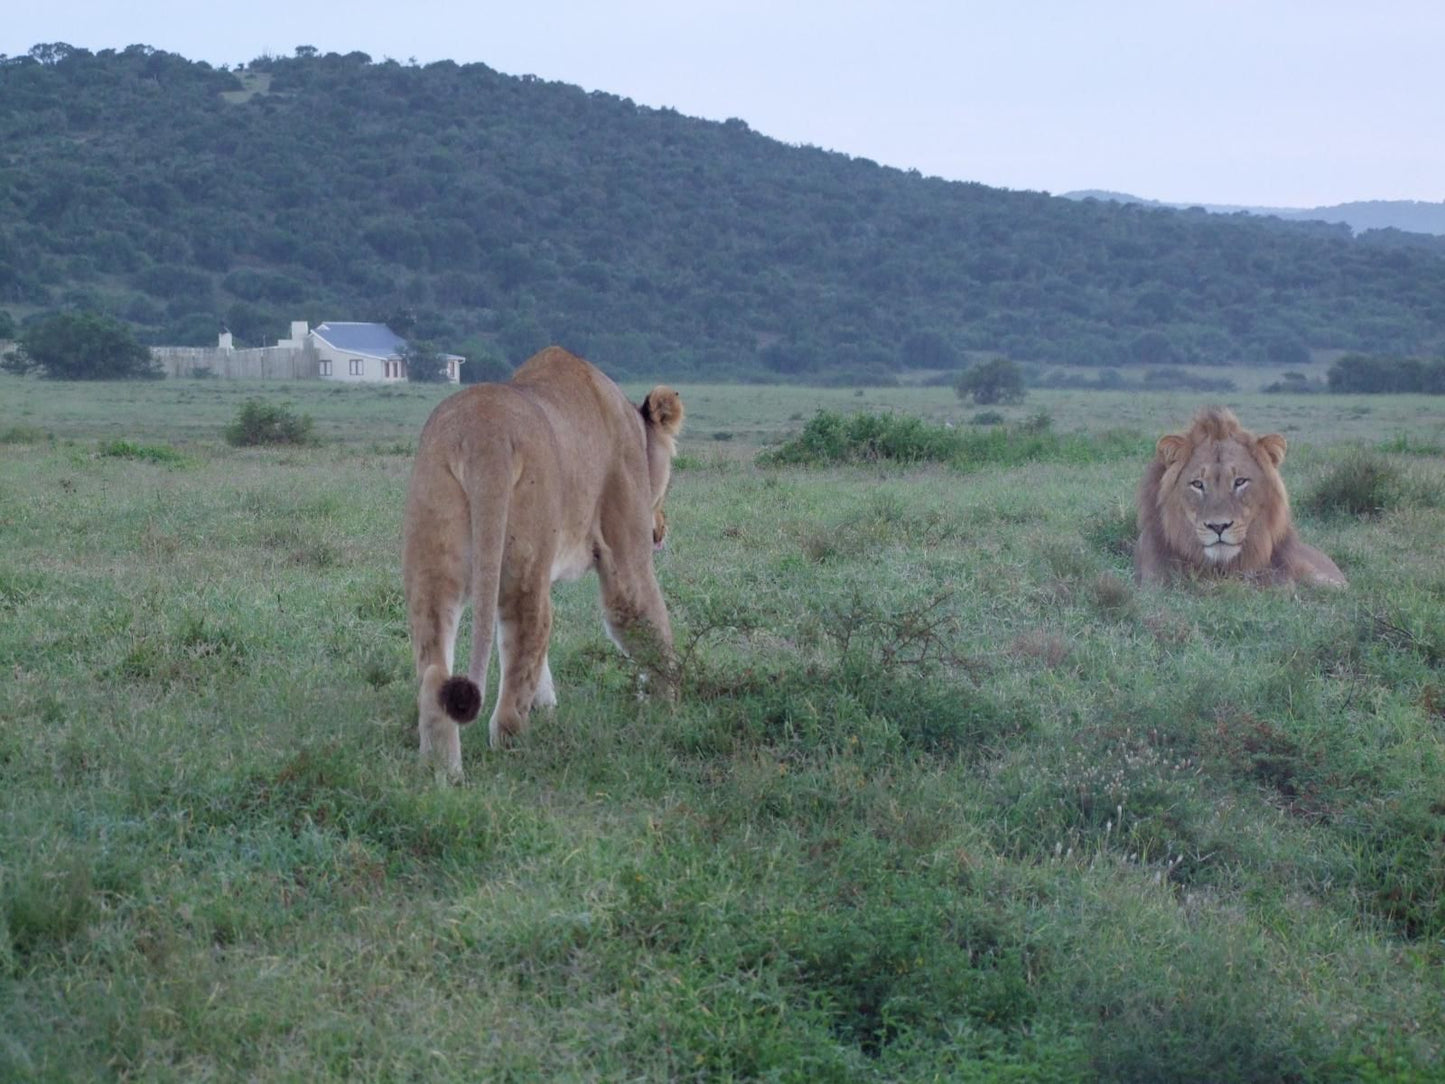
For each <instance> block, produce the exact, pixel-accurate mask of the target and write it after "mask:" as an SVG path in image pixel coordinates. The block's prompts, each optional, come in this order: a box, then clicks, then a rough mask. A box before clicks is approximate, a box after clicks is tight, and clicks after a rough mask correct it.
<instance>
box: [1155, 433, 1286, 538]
mask: <svg viewBox="0 0 1445 1084" xmlns="http://www.w3.org/2000/svg"><path fill="white" fill-rule="evenodd" d="M1191 438H1192V439H1191ZM1284 451H1285V441H1284V438H1283V437H1282V436H1279V435H1278V434H1271V435H1269V436H1265V437H1260V438H1258V439H1257V440H1256V439H1255V438H1253V437H1251V436H1250V435H1249V434H1248V433H1244V432H1242V431H1241V432H1237V433H1231V434H1229V435H1227V436H1215V435H1211V434H1205V433H1191V434H1189V435H1187V436H1174V435H1171V436H1166V437H1164V438H1163V439H1161V440H1160V441H1159V448H1158V452H1159V455H1160V456H1161V457H1162V458H1163V460H1164V462H1165V463H1166V464H1167V467H1166V470H1165V473H1164V477H1163V478H1162V479H1161V485H1160V497H1161V501H1160V504H1161V509H1160V511H1161V513H1162V516H1163V521H1164V528H1165V532H1166V535H1167V537H1168V539H1169V542H1170V543H1171V544H1172V546H1173V547H1174V548H1175V549H1176V550H1177V551H1178V552H1179V554H1180V556H1183V557H1185V558H1187V559H1190V560H1191V562H1192V563H1196V564H1201V565H1214V566H1224V565H1227V564H1229V563H1230V562H1234V561H1238V560H1240V559H1241V558H1245V560H1244V561H1242V562H1241V563H1242V564H1249V565H1253V564H1254V563H1255V561H1253V560H1250V559H1248V558H1249V557H1250V556H1254V557H1260V556H1262V557H1264V558H1265V559H1266V560H1267V559H1268V555H1269V553H1270V551H1271V550H1272V549H1273V545H1274V540H1275V537H1276V536H1277V535H1278V533H1279V529H1280V524H1281V522H1284V523H1288V515H1289V512H1288V509H1289V503H1288V497H1286V495H1285V491H1284V483H1283V482H1282V481H1281V479H1280V476H1279V472H1278V470H1277V468H1278V466H1279V464H1280V463H1281V462H1282V461H1283V460H1284ZM1281 513H1283V519H1282V517H1281Z"/></svg>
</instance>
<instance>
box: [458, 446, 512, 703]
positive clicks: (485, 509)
mask: <svg viewBox="0 0 1445 1084" xmlns="http://www.w3.org/2000/svg"><path fill="white" fill-rule="evenodd" d="M480 474H481V472H476V474H472V475H469V476H468V477H467V478H465V479H463V480H462V485H463V486H464V487H465V488H466V491H467V505H468V508H469V510H470V512H471V530H472V570H471V572H472V655H471V660H470V662H469V663H468V664H467V678H466V679H453V680H454V681H455V680H468V681H469V682H470V683H471V685H472V686H473V687H474V688H475V689H476V690H477V692H476V696H477V700H478V702H479V703H480V701H481V697H482V691H483V690H485V689H486V687H487V666H488V665H489V664H490V663H491V661H492V636H493V634H494V632H495V631H496V627H497V591H498V590H499V589H500V587H501V583H502V558H503V556H504V550H505V548H506V545H507V513H508V510H509V507H510V505H511V498H512V482H513V460H512V449H511V445H510V444H509V443H508V442H507V441H506V440H500V441H498V442H497V446H496V447H494V448H492V449H490V450H489V452H488V455H487V471H486V477H479V475H480Z"/></svg>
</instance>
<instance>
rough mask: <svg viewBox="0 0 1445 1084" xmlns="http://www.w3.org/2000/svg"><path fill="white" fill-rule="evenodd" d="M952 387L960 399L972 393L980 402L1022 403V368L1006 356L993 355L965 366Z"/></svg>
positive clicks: (976, 400) (983, 403)
mask: <svg viewBox="0 0 1445 1084" xmlns="http://www.w3.org/2000/svg"><path fill="white" fill-rule="evenodd" d="M953 390H954V391H955V392H956V393H957V395H958V397H959V398H960V399H967V398H968V397H969V396H970V395H972V396H973V401H974V402H975V403H978V404H979V405H981V406H988V405H991V404H993V403H1022V402H1023V401H1024V394H1025V392H1024V374H1023V370H1022V369H1020V368H1019V367H1018V366H1017V365H1016V364H1014V363H1013V362H1012V361H1009V359H1008V358H994V359H993V360H992V361H986V362H984V363H983V364H982V365H976V366H974V367H973V368H972V369H968V370H965V371H964V373H963V375H962V376H960V377H959V378H958V383H957V384H955V385H954V386H953Z"/></svg>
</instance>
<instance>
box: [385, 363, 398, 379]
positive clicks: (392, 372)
mask: <svg viewBox="0 0 1445 1084" xmlns="http://www.w3.org/2000/svg"><path fill="white" fill-rule="evenodd" d="M381 374H382V375H383V376H384V377H386V378H387V379H388V380H400V379H401V362H399V361H383V362H382V363H381Z"/></svg>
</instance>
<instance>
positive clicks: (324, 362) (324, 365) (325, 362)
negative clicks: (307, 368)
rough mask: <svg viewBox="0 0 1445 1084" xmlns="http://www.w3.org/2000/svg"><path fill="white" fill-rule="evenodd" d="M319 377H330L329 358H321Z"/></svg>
mask: <svg viewBox="0 0 1445 1084" xmlns="http://www.w3.org/2000/svg"><path fill="white" fill-rule="evenodd" d="M321 375H322V376H330V375H331V359H330V358H322V359H321Z"/></svg>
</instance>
